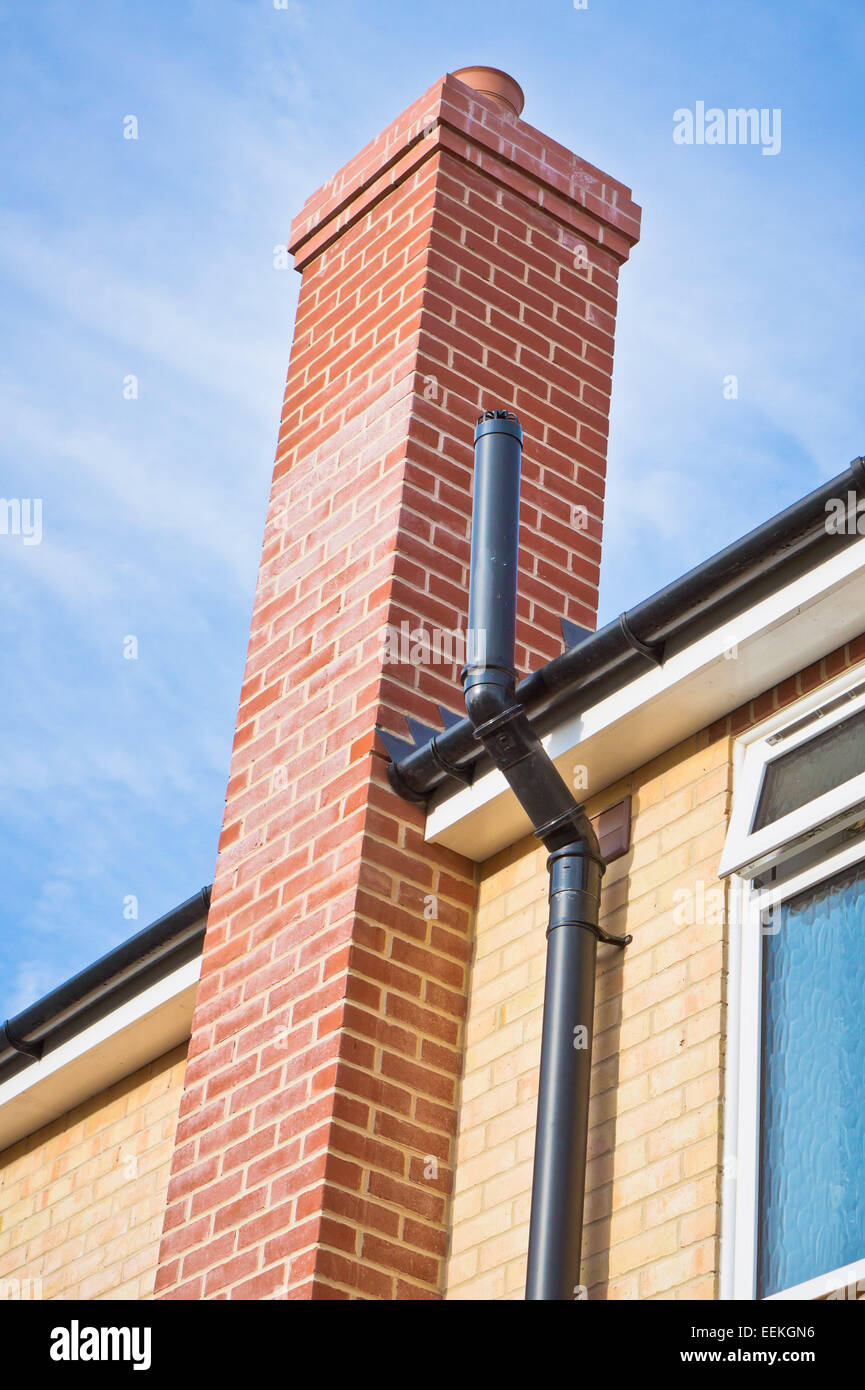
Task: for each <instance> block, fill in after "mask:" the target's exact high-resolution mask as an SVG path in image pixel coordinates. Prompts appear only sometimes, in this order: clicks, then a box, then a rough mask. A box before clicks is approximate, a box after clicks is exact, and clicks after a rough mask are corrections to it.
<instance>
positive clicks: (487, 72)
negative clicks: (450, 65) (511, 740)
mask: <svg viewBox="0 0 865 1390" xmlns="http://www.w3.org/2000/svg"><path fill="white" fill-rule="evenodd" d="M452 76H453V77H458V78H459V80H460V82H465V84H466V86H467V87H474V89H475V91H476V92H480V94H481V96H485V97H491V98H492V100H493V101H495V102H497V103H498V105H499V106H502V107H504V108H505V110H507V111H510V112H511V114H512V115H514V116H519V115H520V114H521V113H522V109H523V107H524V106H525V104H526V99H525V96H524V95H523V89H522V87H521V86H520V84H519V82H517V81H516V80H515V79H514V78H513V77H509V76H508V74H507V73H506V72H502V70H501V68H457V70H456V72H455V73H453V74H452Z"/></svg>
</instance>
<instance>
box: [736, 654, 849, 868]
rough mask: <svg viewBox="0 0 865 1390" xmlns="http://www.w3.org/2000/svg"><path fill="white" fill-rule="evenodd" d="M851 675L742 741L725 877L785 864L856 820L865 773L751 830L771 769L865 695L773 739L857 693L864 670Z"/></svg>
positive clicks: (843, 715)
mask: <svg viewBox="0 0 865 1390" xmlns="http://www.w3.org/2000/svg"><path fill="white" fill-rule="evenodd" d="M856 672H857V673H858V675H857V674H856V673H854V672H848V673H846V675H845V676H844V677H842V678H841V679H840V680H838V681H833V682H832V685H831V686H828V687H827V686H823V687H821V689H820V690H819V691H815V692H814V693H813V694H812V695H811V696H810V697H808V698H806V699H805V700H801V701H799V702H797V704H796V705H793V706H791V707H790V708H789V709H787V710H786V711H784V713H783V714H779V715H776V716H775V717H774V718H773V719H771V720H770V721H768V722H767V723H766V724H761V725H760V726H759V730H753V731H751V732H749V734H747V735H745V736H744V737H743V738H742V739H741V740H740V741H739V747H740V749H741V755H740V759H739V767H738V768H737V785H736V788H735V792H734V797H733V810H732V814H731V816H730V827H729V830H728V832H727V839H726V842H725V844H724V850H723V853H722V855H721V864H720V868H719V873H720V875H721V877H722V878H726V877H727V876H728V875H729V874H732V873H736V874H741V875H743V876H744V875H745V874H746V873H747V875H748V876H749V877H750V876H751V875H752V874H754V873H756V872H758V871H759V870H761V869H765V868H766V867H768V866H770V865H772V864H778V863H781V862H783V860H784V859H787V858H789V857H790V855H792V854H795V853H798V852H799V851H800V850H801V849H802V848H804V846H806V845H809V844H816V843H818V842H819V841H820V840H824V839H826V838H827V837H828V836H829V835H831V834H833V833H834V832H835V831H836V830H839V829H841V828H842V827H843V826H844V825H845V824H849V823H850V822H851V821H853V820H856V819H857V818H858V816H857V807H861V806H862V804H863V803H865V772H861V773H859V774H858V775H857V776H856V777H851V778H850V779H849V781H846V782H842V783H841V784H840V785H839V786H837V787H833V788H832V790H831V791H828V792H824V793H823V795H822V796H816V797H814V798H813V799H812V800H811V801H808V802H806V803H805V805H804V806H800V807H798V808H797V809H796V810H795V811H791V812H789V814H788V815H786V816H781V817H780V818H779V819H778V820H776V821H772V822H771V823H770V824H769V825H766V826H764V827H763V829H762V830H754V831H752V830H751V823H752V821H753V819H754V815H755V812H756V809H757V804H758V801H759V797H760V788H761V787H762V785H763V777H764V774H765V772H766V770H767V768H768V767H769V766H770V765H771V764H772V763H773V762H775V761H776V760H777V759H778V758H781V757H783V756H784V755H785V754H786V753H789V752H791V751H792V750H793V749H794V748H799V747H801V745H802V744H803V743H808V742H809V741H810V740H811V739H813V738H815V737H816V736H817V735H818V734H821V733H824V732H825V731H826V730H827V729H829V728H831V727H832V725H833V724H840V723H841V722H842V720H844V719H849V717H850V715H851V714H855V713H856V712H857V711H859V710H863V709H865V693H863V694H861V695H857V696H856V697H855V698H854V699H850V700H847V701H845V702H844V703H843V704H842V705H839V707H838V708H837V709H834V710H831V711H830V712H828V713H827V714H825V715H824V716H822V717H821V718H820V719H818V720H817V721H816V722H815V723H813V724H807V725H806V726H805V727H804V728H801V729H797V731H796V732H795V733H793V734H790V735H789V737H787V738H784V739H783V740H781V741H780V742H778V743H773V742H772V739H773V738H774V737H776V736H777V734H778V733H779V732H780V731H781V730H782V729H783V728H784V727H785V726H786V725H789V724H795V723H797V722H798V721H799V720H800V719H804V718H806V717H807V715H809V714H812V713H814V711H815V710H819V709H821V708H823V706H824V705H827V704H831V703H832V701H833V699H837V698H838V697H839V696H841V695H843V694H844V693H845V691H846V690H849V689H855V687H856V686H857V685H860V684H861V683H862V677H863V668H862V667H857V668H856Z"/></svg>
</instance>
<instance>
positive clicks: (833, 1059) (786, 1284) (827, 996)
mask: <svg viewBox="0 0 865 1390" xmlns="http://www.w3.org/2000/svg"><path fill="white" fill-rule="evenodd" d="M772 927H773V929H774V928H777V931H776V932H775V934H774V935H767V936H765V937H764V941H763V1040H762V1077H761V1097H760V1107H761V1155H760V1188H761V1192H760V1211H759V1221H758V1230H759V1255H758V1278H757V1293H758V1296H759V1297H761V1298H764V1297H766V1296H767V1295H768V1294H772V1293H778V1292H779V1291H780V1290H781V1289H786V1288H790V1287H791V1286H792V1285H793V1284H801V1283H803V1282H804V1281H805V1280H806V1279H813V1278H815V1277H816V1276H817V1275H818V1274H826V1273H828V1272H829V1271H830V1270H832V1269H837V1268H838V1267H839V1266H841V1265H845V1264H851V1263H852V1262H853V1261H854V1260H860V1259H865V863H863V864H859V865H856V866H855V867H854V868H853V869H849V870H846V871H845V872H844V873H843V874H840V875H838V876H837V877H836V878H834V879H831V880H828V881H827V882H824V883H821V884H818V885H816V886H815V887H814V888H813V889H809V890H808V891H807V892H805V893H802V894H800V895H799V896H798V897H796V898H793V899H791V900H790V901H789V902H787V903H784V904H783V905H782V906H781V907H779V908H776V910H775V915H774V919H773V922H772Z"/></svg>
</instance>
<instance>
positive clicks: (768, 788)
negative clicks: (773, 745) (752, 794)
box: [751, 711, 865, 830]
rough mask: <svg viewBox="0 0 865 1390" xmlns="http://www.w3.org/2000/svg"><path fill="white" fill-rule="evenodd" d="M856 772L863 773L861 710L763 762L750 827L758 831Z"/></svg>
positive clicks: (863, 720)
mask: <svg viewBox="0 0 865 1390" xmlns="http://www.w3.org/2000/svg"><path fill="white" fill-rule="evenodd" d="M860 772H865V711H860V712H859V713H857V714H852V715H851V716H850V718H849V719H842V720H841V721H840V723H838V724H833V725H832V727H831V728H829V729H825V730H824V731H823V733H822V734H817V736H816V738H812V739H809V740H808V742H807V743H801V744H800V745H799V747H798V748H791V749H790V752H789V753H782V755H781V757H780V758H776V759H775V761H774V762H771V763H767V765H766V774H765V776H764V778H763V787H762V790H761V792H760V800H759V801H758V803H757V813H756V815H755V817H754V824H753V826H752V827H751V828H752V830H762V829H763V827H764V826H766V825H771V823H772V821H775V820H778V819H779V818H780V817H781V816H786V815H788V814H789V812H790V811H795V810H797V809H798V807H800V806H804V805H805V803H806V802H807V801H813V799H814V797H815V796H821V795H822V794H823V792H828V791H831V790H832V788H833V787H839V786H840V785H841V783H842V782H847V781H849V780H850V778H851V777H855V776H856V775H857V774H858V773H860Z"/></svg>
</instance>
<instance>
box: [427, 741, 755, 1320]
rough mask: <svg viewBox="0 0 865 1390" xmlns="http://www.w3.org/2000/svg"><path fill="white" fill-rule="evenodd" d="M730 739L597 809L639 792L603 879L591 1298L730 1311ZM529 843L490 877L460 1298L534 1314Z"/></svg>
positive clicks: (540, 945)
mask: <svg viewBox="0 0 865 1390" xmlns="http://www.w3.org/2000/svg"><path fill="white" fill-rule="evenodd" d="M731 782H732V766H731V740H730V738H729V737H726V736H725V737H722V738H719V739H716V740H715V741H714V742H710V741H709V737H708V734H705V733H704V734H700V735H696V736H695V737H693V738H691V739H689V740H687V741H686V742H685V743H683V744H681V745H680V746H679V747H677V748H675V749H673V750H672V751H670V752H669V753H667V754H665V755H664V756H663V757H661V758H658V759H656V760H655V761H654V762H652V763H650V764H649V765H648V766H646V767H644V768H641V769H640V770H639V771H637V772H636V773H634V774H633V775H632V776H631V777H629V778H627V779H625V780H624V781H622V782H619V783H617V784H616V786H614V787H610V788H608V789H607V790H606V791H605V792H604V794H603V795H601V796H598V797H595V798H593V799H592V800H591V801H589V803H588V808H589V812H590V814H592V815H594V814H595V813H596V812H598V811H601V810H604V809H605V808H606V807H607V806H609V805H612V804H613V803H615V802H616V801H618V800H620V799H621V798H622V796H624V795H627V794H628V793H630V794H631V796H632V798H633V803H632V814H633V829H632V843H631V849H630V850H629V852H628V854H627V855H625V856H624V857H623V858H621V859H619V860H617V861H615V862H614V863H612V864H611V865H610V867H609V868H608V870H607V874H606V877H605V881H604V882H605V886H604V896H603V901H602V920H603V923H604V925H605V926H606V927H607V928H608V930H610V931H614V932H617V933H625V932H631V933H632V934H633V937H634V940H633V942H632V944H631V945H630V946H628V947H627V948H626V950H625V951H624V952H620V951H618V950H616V949H615V948H614V947H611V946H604V945H602V946H600V947H599V960H598V980H597V995H596V1008H595V1042H594V1054H593V1069H592V1102H591V1115H590V1132H589V1162H588V1168H587V1177H586V1213H585V1222H586V1225H585V1235H584V1240H583V1274H582V1278H583V1282H584V1283H585V1285H586V1286H587V1287H588V1297H589V1298H600V1299H640V1300H643V1299H653V1298H663V1299H669V1298H688V1299H710V1298H715V1297H717V1277H718V1253H719V1251H718V1246H719V1230H720V1211H719V1195H720V1161H721V1106H722V1081H723V1076H722V1068H723V1027H724V966H725V949H726V943H725V933H724V921H725V915H726V914H725V911H724V902H725V899H724V890H723V887H722V886H721V885H720V884H719V881H718V878H717V868H718V860H719V857H720V852H721V848H722V845H723V840H724V835H725V831H726V824H727V815H728V810H729V798H730V790H731ZM546 891H547V874H546V868H545V852H544V850H543V848H542V847H541V848H539V847H538V845H537V842H536V841H535V840H533V839H530V840H524V841H522V842H521V843H520V844H518V845H514V846H512V847H511V848H509V849H508V850H506V851H503V852H502V853H501V854H499V855H497V856H496V857H495V858H494V859H492V860H490V861H489V862H488V863H487V864H485V865H484V866H483V867H482V870H481V883H480V899H479V906H478V916H477V932H476V943H475V955H474V959H473V963H472V975H471V993H470V999H469V1012H468V1020H467V1039H466V1043H467V1045H466V1059H465V1070H464V1075H463V1081H462V1100H461V1108H460V1124H459V1133H458V1145H457V1163H456V1174H455V1185H454V1198H453V1207H452V1236H451V1248H450V1256H449V1261H448V1271H447V1286H446V1287H447V1293H446V1296H447V1297H448V1298H457V1299H500V1298H512V1299H516V1298H522V1297H523V1293H524V1285H525V1261H526V1248H527V1243H528V1219H529V1201H530V1192H531V1177H532V1155H533V1150H534V1124H535V1112H536V1101H537V1074H538V1059H539V1055H540V1034H541V1011H542V1002H543V983H544V965H545V951H546V942H545V929H546V924H547V903H546Z"/></svg>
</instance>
